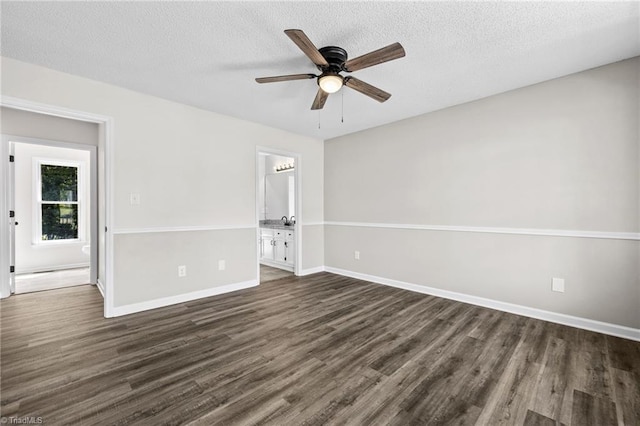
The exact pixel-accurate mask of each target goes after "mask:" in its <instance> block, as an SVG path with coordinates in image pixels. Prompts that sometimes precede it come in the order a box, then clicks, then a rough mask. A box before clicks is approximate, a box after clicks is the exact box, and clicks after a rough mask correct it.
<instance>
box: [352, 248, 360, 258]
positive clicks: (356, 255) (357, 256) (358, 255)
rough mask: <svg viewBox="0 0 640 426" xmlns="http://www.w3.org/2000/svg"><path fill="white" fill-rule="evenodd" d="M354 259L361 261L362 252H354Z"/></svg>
mask: <svg viewBox="0 0 640 426" xmlns="http://www.w3.org/2000/svg"><path fill="white" fill-rule="evenodd" d="M353 258H354V259H355V260H360V252H359V251H358V250H356V251H354V252H353Z"/></svg>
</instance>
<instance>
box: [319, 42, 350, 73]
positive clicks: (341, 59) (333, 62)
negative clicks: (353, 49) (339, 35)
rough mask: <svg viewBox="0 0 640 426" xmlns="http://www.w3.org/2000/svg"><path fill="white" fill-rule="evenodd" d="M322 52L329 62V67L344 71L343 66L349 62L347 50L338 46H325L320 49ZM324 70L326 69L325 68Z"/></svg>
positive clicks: (333, 69)
mask: <svg viewBox="0 0 640 426" xmlns="http://www.w3.org/2000/svg"><path fill="white" fill-rule="evenodd" d="M318 50H319V51H320V54H321V55H322V56H323V57H324V58H325V59H326V60H327V62H329V69H330V70H332V71H336V72H338V71H342V66H343V65H344V63H345V62H347V59H348V57H347V51H346V50H344V49H343V48H342V47H338V46H325V47H321V48H320V49H318ZM323 71H324V70H323Z"/></svg>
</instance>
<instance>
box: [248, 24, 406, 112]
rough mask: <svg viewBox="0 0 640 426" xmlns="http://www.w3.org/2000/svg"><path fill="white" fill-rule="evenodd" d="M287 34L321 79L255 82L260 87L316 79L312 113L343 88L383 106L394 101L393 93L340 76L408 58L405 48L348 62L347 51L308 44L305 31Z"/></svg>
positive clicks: (296, 77)
mask: <svg viewBox="0 0 640 426" xmlns="http://www.w3.org/2000/svg"><path fill="white" fill-rule="evenodd" d="M284 33H285V34H286V35H288V36H289V38H290V39H291V40H292V41H293V42H294V43H295V44H296V45H297V46H298V47H299V48H300V50H302V52H303V53H304V54H305V55H307V57H308V58H309V59H311V62H313V63H314V64H315V65H316V66H317V67H318V69H319V70H320V71H321V74H320V75H315V74H291V75H280V76H275V77H261V78H256V81H257V82H258V83H275V82H278V81H290V80H306V79H312V78H316V79H317V83H318V86H319V87H318V93H317V94H316V98H315V99H314V101H313V105H311V109H312V110H313V109H322V107H324V103H325V102H326V100H327V98H328V97H329V94H331V93H335V92H337V91H338V90H340V88H342V86H343V85H344V86H347V87H349V88H351V89H353V90H357V91H358V92H360V93H362V94H364V95H367V96H369V97H370V98H373V99H375V100H376V101H378V102H384V101H386V100H387V99H389V98H390V97H391V93H387V92H385V91H384V90H381V89H378V88H377V87H375V86H372V85H370V84H368V83H365V82H364V81H362V80H358V79H357V78H355V77H351V76H343V75H341V74H340V73H341V72H347V73H350V72H353V71H358V70H361V69H363V68H368V67H371V66H373V65H378V64H382V63H383V62H388V61H392V60H394V59H398V58H402V57H403V56H404V55H405V52H404V48H403V47H402V45H401V44H400V43H393V44H390V45H389V46H386V47H383V48H382V49H378V50H374V51H373V52H369V53H367V54H364V55H362V56H358V57H357V58H354V59H348V56H347V51H346V50H344V49H343V48H341V47H337V46H326V47H321V48H320V49H318V48H316V46H314V44H313V43H312V42H311V40H309V37H307V35H306V34H305V33H304V32H303V31H302V30H285V31H284Z"/></svg>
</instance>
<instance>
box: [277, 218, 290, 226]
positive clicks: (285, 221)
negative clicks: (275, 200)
mask: <svg viewBox="0 0 640 426" xmlns="http://www.w3.org/2000/svg"><path fill="white" fill-rule="evenodd" d="M280 220H282V221H283V222H284V225H285V226H288V225H291V222H289V219H287V217H286V216H282V217H281V218H280Z"/></svg>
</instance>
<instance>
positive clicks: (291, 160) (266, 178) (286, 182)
mask: <svg viewBox="0 0 640 426" xmlns="http://www.w3.org/2000/svg"><path fill="white" fill-rule="evenodd" d="M256 164H257V167H256V170H257V173H256V193H257V196H256V216H257V222H258V250H257V251H258V261H257V263H258V278H259V282H260V283H263V282H267V281H274V280H278V279H282V278H286V277H292V276H294V275H298V271H299V270H300V264H301V259H300V256H301V250H300V244H301V226H299V223H300V210H301V209H300V160H299V156H298V154H295V153H288V152H282V151H275V150H270V149H258V151H257V156H256Z"/></svg>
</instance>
